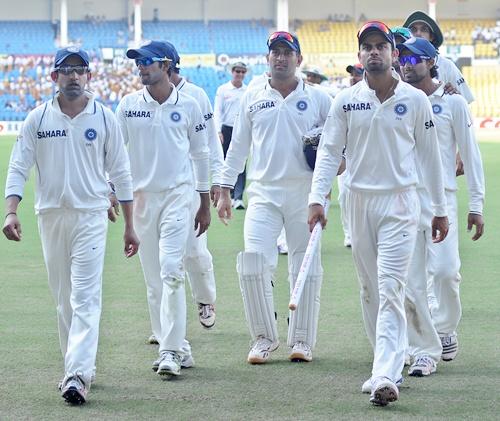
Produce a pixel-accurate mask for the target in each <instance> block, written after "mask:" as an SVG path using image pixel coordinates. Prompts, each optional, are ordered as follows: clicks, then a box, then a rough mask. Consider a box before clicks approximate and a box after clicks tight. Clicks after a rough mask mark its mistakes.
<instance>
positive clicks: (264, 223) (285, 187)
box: [244, 180, 323, 347]
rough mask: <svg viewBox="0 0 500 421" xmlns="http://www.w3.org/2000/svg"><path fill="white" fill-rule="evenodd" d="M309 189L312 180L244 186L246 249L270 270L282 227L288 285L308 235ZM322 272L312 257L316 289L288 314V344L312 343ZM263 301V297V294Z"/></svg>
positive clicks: (256, 183)
mask: <svg viewBox="0 0 500 421" xmlns="http://www.w3.org/2000/svg"><path fill="white" fill-rule="evenodd" d="M310 189H311V180H303V181H296V180H294V181H293V182H281V183H273V184H265V183H258V182H255V181H254V182H252V184H251V185H250V187H249V188H248V189H247V197H248V207H247V211H246V214H245V223H244V240H245V251H246V252H255V253H262V254H263V255H264V256H265V258H266V260H267V263H268V264H269V267H270V270H271V272H272V273H273V272H274V271H275V269H276V267H277V263H278V249H277V247H276V241H277V238H278V236H279V235H280V232H281V230H282V228H283V227H284V228H285V231H286V239H287V244H288V272H289V281H290V286H291V287H293V284H294V283H295V279H296V277H297V275H298V269H299V268H300V262H301V260H302V256H303V254H304V253H305V251H306V248H307V244H308V242H309V237H310V232H309V225H308V224H307V213H308V206H307V198H308V194H309V191H310ZM318 255H321V248H319V250H318ZM322 272H323V269H322V267H321V259H320V258H317V259H314V260H313V263H312V265H311V269H310V275H311V277H312V278H314V279H313V282H316V284H315V288H317V289H316V290H315V291H313V292H312V293H311V294H304V295H303V297H302V298H303V299H309V300H310V302H308V303H304V302H302V303H301V305H299V306H298V308H297V310H295V311H294V312H290V313H289V320H290V325H289V332H288V344H289V345H293V344H294V343H295V342H297V341H304V342H308V344H309V345H310V346H311V347H314V345H315V342H316V332H317V324H318V312H319V290H320V288H321V282H322ZM306 297H307V298H306ZM262 300H264V298H263V297H262ZM245 305H246V303H245ZM306 338H307V339H306ZM254 339H255V338H254Z"/></svg>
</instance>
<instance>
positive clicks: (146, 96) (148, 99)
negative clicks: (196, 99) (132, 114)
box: [142, 83, 179, 105]
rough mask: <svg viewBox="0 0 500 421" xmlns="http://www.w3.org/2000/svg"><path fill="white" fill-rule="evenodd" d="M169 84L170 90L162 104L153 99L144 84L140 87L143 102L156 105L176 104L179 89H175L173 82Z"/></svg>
mask: <svg viewBox="0 0 500 421" xmlns="http://www.w3.org/2000/svg"><path fill="white" fill-rule="evenodd" d="M170 86H171V87H172V92H170V95H169V97H168V98H167V100H166V101H165V102H164V103H163V104H159V103H158V101H157V100H156V99H154V98H153V97H152V96H151V94H150V93H149V91H148V88H147V87H146V86H145V87H144V88H143V89H142V98H143V99H144V102H146V103H147V104H157V105H166V104H174V105H175V104H177V102H178V101H179V91H178V90H177V89H176V87H175V86H174V84H173V83H170Z"/></svg>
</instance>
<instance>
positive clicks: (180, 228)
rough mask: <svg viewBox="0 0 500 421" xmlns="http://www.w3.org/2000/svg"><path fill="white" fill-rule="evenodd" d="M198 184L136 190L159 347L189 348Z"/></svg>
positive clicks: (138, 226) (144, 267)
mask: <svg viewBox="0 0 500 421" xmlns="http://www.w3.org/2000/svg"><path fill="white" fill-rule="evenodd" d="M191 199H192V186H191V185H189V184H187V185H181V186H178V187H176V188H175V189H172V190H167V191H164V192H160V193H151V192H135V193H134V224H135V229H136V232H137V235H138V237H139V240H140V241H141V245H140V247H139V258H140V260H141V265H142V270H143V272H144V279H145V281H146V290H147V299H148V306H149V315H150V317H151V328H152V331H153V334H154V335H155V336H156V337H157V338H158V341H159V343H160V348H159V351H160V353H161V352H162V351H175V352H178V353H180V354H183V353H184V352H185V350H186V347H187V343H186V342H187V341H186V340H185V337H186V291H185V287H184V267H183V258H184V252H185V249H186V241H187V237H188V233H189V229H190V228H191V211H190V203H191Z"/></svg>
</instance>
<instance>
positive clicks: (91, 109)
mask: <svg viewBox="0 0 500 421" xmlns="http://www.w3.org/2000/svg"><path fill="white" fill-rule="evenodd" d="M59 95H61V93H60V92H58V93H57V94H56V95H55V96H54V98H52V108H53V109H54V110H56V111H57V112H59V113H61V114H64V113H63V112H62V111H61V106H60V105H59V101H58V100H57V99H58V98H59ZM84 95H85V96H86V97H87V98H88V99H89V102H88V103H87V105H86V106H85V108H84V109H83V111H82V112H81V113H80V114H95V112H96V108H97V105H96V101H95V95H94V94H93V93H92V92H90V91H85V92H84ZM64 115H66V114H64Z"/></svg>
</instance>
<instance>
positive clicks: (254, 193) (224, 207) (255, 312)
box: [218, 31, 331, 364]
mask: <svg viewBox="0 0 500 421" xmlns="http://www.w3.org/2000/svg"><path fill="white" fill-rule="evenodd" d="M267 46H268V48H269V54H268V56H267V58H268V63H269V71H270V75H271V76H270V79H269V80H268V81H267V83H266V84H265V85H264V86H263V87H262V88H260V89H258V88H255V89H252V90H248V91H247V92H246V94H245V96H244V97H243V99H242V103H241V107H240V110H239V115H238V117H237V118H236V123H235V126H234V131H233V138H232V141H231V146H230V147H229V150H228V152H227V155H226V160H225V163H224V169H223V175H222V189H221V190H222V191H221V198H220V200H219V204H218V213H219V217H220V218H221V219H222V220H223V221H224V222H226V221H227V219H229V218H230V217H231V198H230V194H229V191H230V189H232V188H233V186H234V183H235V182H236V178H237V176H238V174H239V173H240V172H241V171H242V169H243V167H244V165H245V162H246V159H247V157H248V155H249V153H251V155H252V159H251V161H250V166H249V171H248V177H249V179H250V180H251V185H250V187H249V188H248V190H247V194H248V208H247V211H246V215H245V223H244V240H245V251H244V252H242V253H240V254H239V255H238V258H237V270H238V274H239V280H240V288H241V292H242V295H243V304H244V308H245V315H246V319H247V324H248V328H249V330H250V335H251V338H252V341H253V344H252V347H251V349H250V352H249V353H248V358H247V361H248V362H249V363H251V364H262V363H265V362H266V361H268V359H269V356H270V353H271V352H272V351H274V350H275V349H276V348H277V347H278V345H279V339H278V331H277V326H276V319H275V312H274V301H273V292H272V280H273V274H274V272H275V269H276V266H277V260H278V253H277V248H276V239H277V237H278V235H279V234H280V231H281V229H282V227H283V226H284V227H285V230H286V237H287V242H288V248H289V253H288V269H289V280H290V291H292V290H293V287H294V283H295V280H296V278H297V275H298V273H299V269H300V266H301V263H302V259H303V256H304V252H305V250H306V248H307V243H308V240H309V235H310V234H309V231H308V226H307V194H308V192H309V190H310V187H311V178H312V170H311V168H310V167H309V166H308V164H307V162H306V159H305V156H304V153H303V151H302V149H303V145H302V140H301V139H302V136H303V135H304V134H306V133H307V132H309V131H310V130H311V129H312V128H313V127H322V126H323V124H324V121H325V119H326V117H327V114H328V110H329V108H330V105H331V99H330V97H329V96H328V95H327V94H326V93H324V92H322V91H320V90H319V89H315V88H314V87H312V86H309V85H307V84H305V83H304V82H303V81H302V80H301V79H298V78H297V77H296V75H295V72H296V69H297V67H298V66H299V65H300V63H301V62H302V55H301V51H300V44H299V41H298V39H297V37H295V36H294V35H292V34H290V33H288V32H284V31H278V32H274V33H273V34H271V36H270V37H269V39H268V41H267ZM327 193H328V191H327V192H325V194H324V195H323V199H324V198H325V196H326V194H327ZM322 279H323V270H322V267H321V260H320V256H319V254H318V255H317V256H315V257H314V259H313V262H312V263H311V269H310V272H309V276H308V278H307V280H306V282H305V287H304V292H303V295H302V300H301V302H300V304H299V306H298V309H297V310H296V311H294V312H291V313H290V323H289V329H288V346H289V347H290V355H289V358H290V360H291V361H311V360H312V350H313V348H314V346H315V343H316V336H317V325H318V316H319V299H320V289H321V283H322Z"/></svg>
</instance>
